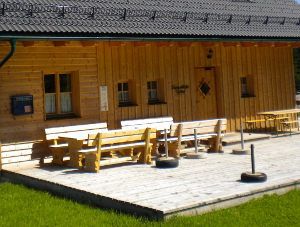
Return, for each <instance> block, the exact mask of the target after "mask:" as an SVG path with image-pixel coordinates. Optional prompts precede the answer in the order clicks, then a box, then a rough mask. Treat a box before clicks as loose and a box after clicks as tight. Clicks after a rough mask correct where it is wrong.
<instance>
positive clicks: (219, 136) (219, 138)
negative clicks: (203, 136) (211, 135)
mask: <svg viewBox="0 0 300 227" xmlns="http://www.w3.org/2000/svg"><path fill="white" fill-rule="evenodd" d="M221 125H222V120H218V124H217V138H216V152H221V151H222V144H221V141H220V140H221V128H222V127H221Z"/></svg>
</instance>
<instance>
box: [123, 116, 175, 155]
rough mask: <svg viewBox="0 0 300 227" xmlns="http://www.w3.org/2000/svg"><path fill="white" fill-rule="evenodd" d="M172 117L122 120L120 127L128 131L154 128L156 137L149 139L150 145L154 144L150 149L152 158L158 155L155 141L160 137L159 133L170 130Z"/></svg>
mask: <svg viewBox="0 0 300 227" xmlns="http://www.w3.org/2000/svg"><path fill="white" fill-rule="evenodd" d="M173 123H174V121H173V117H171V116H163V117H153V118H143V119H131V120H122V121H121V127H122V129H123V130H130V129H140V128H147V127H149V128H156V130H157V137H156V138H153V139H151V143H153V144H154V146H153V147H152V151H151V154H152V155H154V156H157V155H159V154H158V153H157V147H156V145H157V142H156V139H157V138H159V137H160V135H161V134H160V131H162V130H164V129H168V130H170V126H171V124H173Z"/></svg>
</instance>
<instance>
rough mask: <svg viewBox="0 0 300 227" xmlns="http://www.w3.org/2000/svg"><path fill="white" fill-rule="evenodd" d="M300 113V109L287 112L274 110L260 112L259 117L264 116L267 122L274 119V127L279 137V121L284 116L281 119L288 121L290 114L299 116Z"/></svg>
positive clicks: (286, 110)
mask: <svg viewBox="0 0 300 227" xmlns="http://www.w3.org/2000/svg"><path fill="white" fill-rule="evenodd" d="M297 113H300V109H285V110H274V111H266V112H258V113H257V114H258V115H263V116H264V118H265V121H267V120H270V119H274V126H275V130H276V135H277V136H278V127H277V120H279V119H280V118H281V116H284V117H283V118H281V119H283V120H284V119H287V117H288V115H289V114H297Z"/></svg>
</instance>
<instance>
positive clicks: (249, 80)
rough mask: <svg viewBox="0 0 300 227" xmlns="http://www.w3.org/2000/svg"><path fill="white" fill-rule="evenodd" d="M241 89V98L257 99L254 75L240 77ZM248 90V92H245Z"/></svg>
mask: <svg viewBox="0 0 300 227" xmlns="http://www.w3.org/2000/svg"><path fill="white" fill-rule="evenodd" d="M240 89H241V93H240V94H241V98H250V97H256V96H255V95H254V87H253V77H252V75H250V74H249V75H241V76H240ZM245 89H246V91H244V90H245Z"/></svg>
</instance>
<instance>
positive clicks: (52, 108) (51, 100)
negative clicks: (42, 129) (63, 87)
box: [46, 95, 56, 114]
mask: <svg viewBox="0 0 300 227" xmlns="http://www.w3.org/2000/svg"><path fill="white" fill-rule="evenodd" d="M55 100H56V98H55V95H46V114H52V113H56V104H55Z"/></svg>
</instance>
